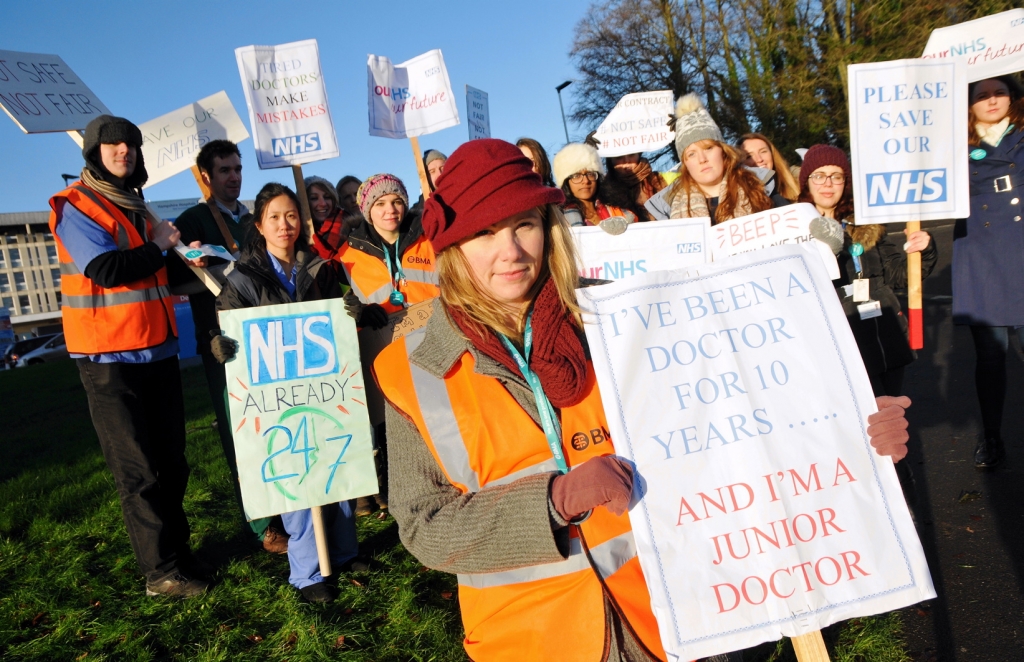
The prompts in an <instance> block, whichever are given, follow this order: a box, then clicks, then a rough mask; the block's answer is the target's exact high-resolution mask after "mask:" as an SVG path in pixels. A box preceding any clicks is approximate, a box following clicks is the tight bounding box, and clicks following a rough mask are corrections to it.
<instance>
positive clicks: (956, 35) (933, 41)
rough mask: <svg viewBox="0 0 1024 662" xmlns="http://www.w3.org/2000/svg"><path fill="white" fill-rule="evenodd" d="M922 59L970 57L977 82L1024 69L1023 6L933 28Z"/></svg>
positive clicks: (969, 76)
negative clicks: (948, 25)
mask: <svg viewBox="0 0 1024 662" xmlns="http://www.w3.org/2000/svg"><path fill="white" fill-rule="evenodd" d="M921 57H923V58H955V57H964V58H966V59H967V80H968V81H969V82H972V83H973V82H974V81H977V80H985V79H986V78H994V77H995V76H1002V75H1003V74H1012V73H1014V72H1017V71H1020V70H1022V69H1024V9H1011V10H1010V11H1004V12H1001V13H999V14H993V15H992V16H985V17H984V18H978V19H975V20H973V21H967V22H966V23H960V24H958V25H952V26H950V27H948V28H939V29H938V30H932V34H931V36H930V37H928V43H927V44H926V45H925V47H924V54H923V55H922V56H921Z"/></svg>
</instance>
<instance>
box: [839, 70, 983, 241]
mask: <svg viewBox="0 0 1024 662" xmlns="http://www.w3.org/2000/svg"><path fill="white" fill-rule="evenodd" d="M966 66H967V65H966V63H965V61H964V59H963V58H952V59H944V60H895V61H893V62H876V63H872V64H852V65H850V67H849V80H850V94H849V98H850V146H851V154H850V156H851V157H852V161H853V201H854V208H855V209H856V210H857V214H856V222H857V224H858V225H862V224H869V223H899V222H905V221H930V220H939V219H944V218H966V217H967V216H968V215H970V199H969V196H968V185H969V180H968V174H967V164H968V160H967V77H966V75H967V70H966Z"/></svg>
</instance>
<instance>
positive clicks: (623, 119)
mask: <svg viewBox="0 0 1024 662" xmlns="http://www.w3.org/2000/svg"><path fill="white" fill-rule="evenodd" d="M673 103H674V101H673V100H672V91H671V90H660V91H658V92H637V93H636V94H627V95H626V96H624V97H622V98H621V99H619V102H618V103H617V104H615V107H614V108H612V112H610V113H608V117H606V118H604V121H603V122H601V126H599V127H597V132H596V133H595V134H594V137H595V138H597V139H598V140H599V141H601V142H600V145H599V146H598V148H597V153H598V154H600V155H601V156H604V157H609V156H622V155H624V154H638V153H640V152H652V151H654V150H656V149H661V148H662V147H664V146H665V145H668V144H670V143H671V142H672V141H673V140H674V139H675V134H674V133H673V132H672V130H671V129H669V128H668V116H669V114H670V113H672V112H674V108H673Z"/></svg>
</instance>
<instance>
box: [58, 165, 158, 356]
mask: <svg viewBox="0 0 1024 662" xmlns="http://www.w3.org/2000/svg"><path fill="white" fill-rule="evenodd" d="M65 204H71V205H73V206H74V207H75V208H76V209H78V211H80V212H82V213H83V214H85V215H86V216H88V217H89V218H90V219H92V221H93V222H94V223H96V224H97V225H99V226H100V227H102V228H103V229H104V230H106V231H107V232H109V233H110V236H111V237H113V238H114V241H115V242H117V248H118V250H130V249H132V248H138V247H139V246H142V245H143V244H145V243H146V241H147V240H148V239H147V238H144V237H142V236H140V235H139V233H138V231H137V230H136V229H135V226H134V225H133V224H132V223H131V221H129V220H128V218H127V217H126V216H125V215H124V213H123V212H122V211H121V210H120V209H118V208H117V206H115V205H114V204H113V203H112V202H110V201H109V200H107V199H106V198H104V197H103V196H102V195H100V194H99V193H97V192H96V191H94V190H92V189H91V188H89V187H88V186H86V185H85V184H82V183H81V182H75V183H74V184H72V185H71V186H69V187H68V188H66V189H64V190H63V191H61V192H60V193H58V194H57V195H55V196H53V197H52V198H50V209H51V210H52V211H51V212H50V232H52V233H53V236H54V239H55V240H56V243H57V258H58V260H59V262H60V275H61V278H60V290H61V313H62V315H63V317H64V338H65V340H66V341H67V346H68V351H69V352H71V353H72V354H105V353H109V352H127V351H132V350H137V349H146V348H148V347H156V346H158V345H160V344H162V343H164V342H165V341H166V340H167V339H168V338H169V337H171V335H174V336H177V335H178V326H177V322H176V320H175V318H174V302H173V301H172V300H171V291H170V289H169V288H168V286H167V268H166V267H160V269H159V270H158V271H157V272H156V273H154V274H153V275H152V276H147V277H146V278H140V279H139V280H136V281H133V282H131V283H125V284H124V285H118V286H117V287H111V288H106V287H100V286H99V285H97V284H96V283H95V282H93V281H92V279H90V278H88V277H86V276H85V274H84V273H82V271H81V270H82V269H85V267H86V266H87V265H84V264H83V265H80V266H81V268H79V265H76V264H75V261H74V260H73V259H71V255H70V254H69V253H68V252H67V250H66V249H65V248H64V243H63V242H62V241H61V239H60V235H59V234H57V226H58V225H60V223H61V221H62V220H63V214H64V205H65ZM151 232H152V227H151V226H150V223H149V219H146V237H148V236H149V235H150V234H151Z"/></svg>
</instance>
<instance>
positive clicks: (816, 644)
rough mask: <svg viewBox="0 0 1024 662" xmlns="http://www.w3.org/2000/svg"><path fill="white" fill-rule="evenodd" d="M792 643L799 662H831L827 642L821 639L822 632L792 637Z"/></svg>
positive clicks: (816, 631)
mask: <svg viewBox="0 0 1024 662" xmlns="http://www.w3.org/2000/svg"><path fill="white" fill-rule="evenodd" d="M790 641H791V642H792V643H793V652H794V653H796V659H797V660H798V661H799V662H829V657H828V649H827V648H825V640H824V639H822V638H821V630H815V631H814V632H808V633H807V634H802V635H800V636H799V637H792V638H790Z"/></svg>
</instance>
